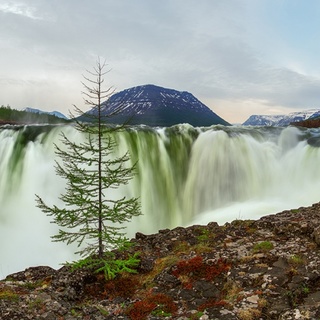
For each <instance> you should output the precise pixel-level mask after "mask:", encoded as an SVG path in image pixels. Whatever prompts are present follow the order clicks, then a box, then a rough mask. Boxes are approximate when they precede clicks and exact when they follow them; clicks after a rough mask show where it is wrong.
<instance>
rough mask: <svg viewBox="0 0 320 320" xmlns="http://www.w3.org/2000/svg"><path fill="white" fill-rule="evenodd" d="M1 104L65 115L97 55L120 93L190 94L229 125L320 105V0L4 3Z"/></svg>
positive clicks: (26, 0)
mask: <svg viewBox="0 0 320 320" xmlns="http://www.w3.org/2000/svg"><path fill="white" fill-rule="evenodd" d="M0 19H1V20H0V21H1V29H0V57H1V59H0V64H1V65H0V104H3V105H7V104H9V105H10V106H11V107H13V108H17V109H21V108H24V107H27V106H30V107H34V108H39V109H42V110H48V111H52V110H58V111H61V112H63V113H64V114H66V115H67V114H68V110H72V108H73V107H72V106H73V104H76V105H77V106H78V107H81V108H82V107H83V102H82V97H81V90H82V87H81V83H80V82H81V81H82V74H84V72H85V70H86V69H91V68H92V67H93V66H94V65H95V61H96V60H97V57H102V58H105V59H106V60H107V63H108V65H109V66H110V68H111V69H112V70H111V72H110V73H109V74H108V75H107V77H106V81H107V83H108V85H110V86H114V87H115V88H116V90H117V91H120V90H123V89H126V88H129V87H133V86H137V85H142V84H156V85H160V86H163V87H168V88H172V89H176V90H181V91H189V92H191V93H192V94H193V95H195V96H196V97H197V98H198V99H199V100H201V101H202V102H203V103H205V104H206V105H207V106H209V107H210V108H211V109H212V110H213V111H214V112H216V113H217V114H218V115H220V116H221V117H223V118H224V119H225V120H227V121H229V122H233V123H234V122H243V121H245V120H246V119H247V118H248V117H249V116H250V115H251V114H283V113H288V112H291V111H300V110H303V109H310V108H320V59H319V52H320V42H319V39H320V37H319V32H320V1H318V0H308V1H301V0H256V1H254V0H162V1H159V0H135V1H132V0H90V1H89V0H88V1H87V0H83V1H79V0H50V1H43V0H21V1H15V0H11V1H9V0H1V4H0Z"/></svg>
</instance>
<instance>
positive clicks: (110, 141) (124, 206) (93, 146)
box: [36, 60, 140, 278]
mask: <svg viewBox="0 0 320 320" xmlns="http://www.w3.org/2000/svg"><path fill="white" fill-rule="evenodd" d="M105 67H106V64H105V62H104V63H101V61H100V60H98V61H97V63H96V66H95V67H94V68H93V71H88V70H87V73H88V76H84V80H85V81H84V82H83V83H82V84H83V86H84V92H82V94H83V96H84V101H85V104H86V105H89V106H90V107H91V109H92V108H93V109H92V110H94V112H89V113H88V112H87V113H85V117H84V118H83V119H86V121H80V120H77V121H76V124H75V128H76V129H77V130H78V131H80V132H81V133H82V135H83V136H84V141H82V142H78V143H77V142H74V141H71V140H70V139H69V138H68V137H67V136H66V134H64V133H62V138H61V141H62V142H63V145H64V147H59V146H57V145H55V148H56V154H57V155H58V159H60V161H56V172H57V174H58V175H59V176H61V177H62V178H64V179H65V180H66V189H65V193H64V194H62V195H60V199H61V200H62V202H63V203H64V206H63V207H61V208H59V207H57V206H56V205H54V206H48V205H47V204H46V203H45V202H44V201H43V199H42V198H40V197H39V196H38V195H37V196H36V198H37V205H38V207H39V208H40V209H41V210H42V211H43V212H44V213H46V214H47V215H48V216H51V217H52V218H53V221H52V222H54V223H56V224H57V225H58V226H59V227H60V229H59V232H58V234H56V235H54V236H52V238H53V241H63V242H66V243H67V244H71V243H74V242H76V243H77V245H78V248H79V251H78V252H77V253H80V255H81V256H82V257H84V259H80V260H79V261H76V262H74V263H72V265H73V266H74V267H89V268H93V269H94V270H96V271H104V272H105V275H106V277H107V278H112V277H114V276H115V275H116V274H117V273H119V272H122V271H133V269H132V267H134V266H136V265H137V263H138V262H139V260H138V259H137V256H127V257H126V258H125V259H122V260H119V259H118V260H117V259H116V258H115V255H114V253H113V251H112V250H113V249H122V248H125V247H126V246H127V245H128V244H129V241H128V239H127V238H126V236H125V227H123V223H125V222H128V221H130V220H131V219H132V217H134V216H138V215H140V205H139V201H138V199H137V198H126V197H121V198H118V199H113V198H112V197H110V195H109V191H110V190H111V189H114V188H119V187H121V186H122V185H126V184H127V183H128V182H129V181H130V179H131V178H132V177H133V175H134V173H135V166H134V165H131V164H130V157H129V154H128V152H127V153H125V154H123V155H120V156H119V155H116V152H115V149H116V147H117V144H116V141H115V139H114V134H115V133H116V132H117V131H119V130H123V126H110V125H108V124H106V121H108V120H110V118H111V117H112V116H113V114H108V115H107V116H104V115H103V114H102V110H101V109H102V107H103V105H104V103H105V101H106V100H108V99H109V97H110V96H111V95H112V93H113V89H112V88H111V87H109V88H107V89H104V86H103V84H104V75H105V74H106V73H107V72H109V71H105ZM75 110H76V113H77V114H78V115H79V116H81V115H84V113H83V112H82V111H81V110H80V109H79V108H78V107H76V106H75ZM78 119H81V117H80V118H78ZM88 120H89V121H88Z"/></svg>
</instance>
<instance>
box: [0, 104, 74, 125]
mask: <svg viewBox="0 0 320 320" xmlns="http://www.w3.org/2000/svg"><path fill="white" fill-rule="evenodd" d="M68 122H70V121H69V120H66V119H62V118H58V117H56V116H54V115H50V114H46V113H34V112H28V111H22V110H16V109H12V108H11V107H10V106H4V105H2V106H1V107H0V125H1V124H17V125H19V124H22V125H23V124H61V123H68Z"/></svg>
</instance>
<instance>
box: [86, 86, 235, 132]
mask: <svg viewBox="0 0 320 320" xmlns="http://www.w3.org/2000/svg"><path fill="white" fill-rule="evenodd" d="M117 110H121V111H120V112H119V113H117ZM101 111H102V114H104V115H108V114H113V113H116V114H115V115H113V116H112V117H110V118H109V119H108V120H109V121H110V122H111V123H121V124H122V123H128V124H129V125H136V124H145V125H149V126H163V127H168V126H172V125H175V124H180V123H189V124H191V125H193V126H211V125H215V124H222V125H230V124H229V123H228V122H227V121H225V120H224V119H222V118H221V117H219V116H218V115H217V114H215V113H214V112H213V111H212V110H211V109H209V108H208V107H207V106H206V105H204V104H203V103H202V102H200V101H199V100H198V99H197V98H195V97H194V96H193V95H192V94H191V93H189V92H186V91H177V90H174V89H167V88H163V87H159V86H155V85H151V84H148V85H142V86H137V87H133V88H129V89H126V90H123V91H121V92H119V93H116V94H114V95H112V96H111V97H110V98H109V99H108V100H107V101H105V102H104V103H103V105H102V108H101ZM88 113H89V114H96V113H97V110H96V108H93V109H91V110H90V111H89V112H88Z"/></svg>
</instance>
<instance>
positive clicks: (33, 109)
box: [23, 107, 68, 120]
mask: <svg viewBox="0 0 320 320" xmlns="http://www.w3.org/2000/svg"><path fill="white" fill-rule="evenodd" d="M23 111H27V112H32V113H39V114H43V113H45V114H49V115H52V116H55V117H58V118H61V119H65V120H68V118H67V117H66V116H65V115H64V114H63V113H61V112H59V111H43V110H40V109H35V108H30V107H27V108H25V109H23Z"/></svg>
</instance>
